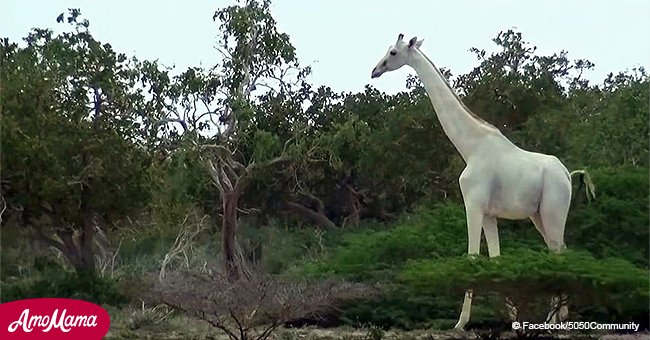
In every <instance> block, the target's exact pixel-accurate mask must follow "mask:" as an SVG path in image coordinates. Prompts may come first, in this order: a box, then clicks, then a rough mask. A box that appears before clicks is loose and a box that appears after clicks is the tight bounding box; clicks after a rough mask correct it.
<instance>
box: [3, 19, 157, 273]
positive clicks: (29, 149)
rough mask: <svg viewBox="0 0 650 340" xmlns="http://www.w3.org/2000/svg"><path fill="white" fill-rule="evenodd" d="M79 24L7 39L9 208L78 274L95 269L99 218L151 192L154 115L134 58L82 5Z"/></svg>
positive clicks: (125, 210)
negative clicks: (108, 38) (95, 33)
mask: <svg viewBox="0 0 650 340" xmlns="http://www.w3.org/2000/svg"><path fill="white" fill-rule="evenodd" d="M57 21H59V22H63V21H67V23H68V24H70V25H71V26H72V28H73V30H72V31H69V32H64V33H62V34H60V35H56V36H55V35H54V34H53V33H52V31H50V30H44V29H34V30H33V31H32V32H31V33H30V34H29V35H28V36H27V37H26V38H25V42H26V46H24V47H20V46H19V45H18V44H16V43H9V41H8V39H5V40H4V44H3V46H2V54H1V55H2V65H1V67H2V70H1V72H0V76H1V77H2V78H1V82H0V89H1V93H2V112H3V124H2V137H3V138H2V149H3V152H2V170H3V171H2V174H3V182H2V190H3V195H4V197H5V198H6V200H7V202H8V204H9V206H10V207H11V208H12V209H13V210H14V211H18V212H22V217H23V219H24V221H25V223H26V224H28V225H30V226H32V227H33V228H34V230H35V232H36V235H37V236H38V237H39V238H40V239H41V240H42V241H44V242H45V243H46V244H47V245H49V246H52V247H54V248H56V249H58V250H59V251H61V253H62V254H63V255H64V256H65V258H66V259H67V260H68V261H69V262H70V264H71V265H72V266H73V267H74V268H75V269H76V271H77V272H78V273H80V274H81V273H88V274H94V270H95V255H96V251H95V249H94V245H95V243H96V242H95V241H96V239H97V235H98V234H100V235H101V234H102V233H103V231H102V229H101V228H100V227H99V225H98V222H99V220H104V221H108V222H116V221H118V220H120V219H122V218H124V217H125V216H128V215H130V214H134V213H138V212H140V209H142V208H143V207H144V205H145V204H146V203H147V201H148V199H149V187H150V183H149V178H148V171H147V169H148V167H149V165H150V164H151V161H152V159H151V157H150V153H149V152H148V148H149V147H150V146H152V145H153V143H155V142H154V141H153V140H152V139H151V136H152V134H153V129H152V128H151V122H152V120H155V119H156V118H155V117H154V113H152V111H150V110H149V109H150V107H148V106H147V105H148V101H147V100H146V99H145V97H144V95H143V93H142V90H143V88H146V83H144V84H143V86H142V87H140V88H138V86H137V83H138V81H139V80H140V79H139V77H140V72H139V71H138V62H137V60H127V58H126V56H125V55H124V54H119V53H116V52H115V51H114V50H113V49H112V47H111V45H110V44H102V43H101V42H99V41H97V40H95V39H94V38H93V37H92V35H91V33H90V31H89V23H88V21H87V20H80V11H79V10H70V12H69V13H68V15H64V14H61V15H60V16H59V17H58V19H57Z"/></svg>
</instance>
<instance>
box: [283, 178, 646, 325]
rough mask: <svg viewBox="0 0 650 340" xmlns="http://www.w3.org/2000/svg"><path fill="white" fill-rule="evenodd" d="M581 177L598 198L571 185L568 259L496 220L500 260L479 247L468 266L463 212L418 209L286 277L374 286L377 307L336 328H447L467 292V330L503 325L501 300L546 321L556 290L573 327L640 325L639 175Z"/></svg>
mask: <svg viewBox="0 0 650 340" xmlns="http://www.w3.org/2000/svg"><path fill="white" fill-rule="evenodd" d="M590 173H591V174H592V177H593V180H594V182H595V183H596V190H597V198H596V200H594V201H591V202H587V201H586V199H585V198H584V191H582V190H583V189H584V188H579V186H578V185H577V184H575V183H574V200H573V203H572V207H571V210H570V211H569V218H568V221H567V227H566V243H567V247H568V251H567V252H566V253H565V254H562V255H561V256H555V255H554V254H552V253H550V252H549V251H548V249H547V247H546V245H545V244H544V241H543V240H542V237H541V236H540V235H539V233H538V232H537V230H536V229H535V227H534V226H533V224H532V222H530V221H527V220H522V221H506V220H499V236H500V241H501V252H502V256H501V257H500V258H497V259H493V260H489V259H488V258H487V256H485V255H486V254H487V251H486V247H485V242H482V250H481V253H482V254H484V255H483V256H482V257H480V258H479V259H477V260H475V261H469V260H468V259H467V257H466V255H465V254H466V251H467V227H466V222H465V221H466V220H465V211H464V209H463V207H462V206H461V205H459V204H454V203H446V204H440V205H437V206H434V207H433V208H427V207H421V208H419V209H417V210H416V211H415V212H414V213H411V214H408V215H405V216H403V217H402V218H400V219H399V220H398V221H396V222H395V223H394V224H393V225H392V227H388V228H383V229H380V230H373V229H365V230H360V231H357V232H354V233H348V234H346V235H344V236H343V238H342V241H341V242H340V243H339V244H338V245H336V246H335V247H333V248H331V249H330V250H329V252H328V255H327V256H325V257H324V258H322V259H319V260H318V261H314V260H312V261H308V262H306V263H303V264H302V265H301V266H299V267H295V268H293V269H292V273H293V274H294V275H309V276H316V277H331V276H338V277H344V278H346V279H352V280H363V281H374V282H380V283H382V284H383V286H384V287H385V289H384V294H383V296H382V297H380V298H379V299H375V300H372V301H362V302H355V303H354V304H349V305H347V306H345V307H344V308H343V313H342V317H341V320H342V321H344V322H346V323H350V324H357V323H358V322H366V323H367V322H370V323H373V324H377V325H382V326H386V327H390V326H393V327H400V328H407V329H410V328H419V327H426V326H427V325H429V326H434V325H438V326H437V327H440V325H449V327H451V326H453V323H454V322H455V319H456V318H457V317H458V313H459V312H460V305H461V302H462V299H463V292H464V290H465V289H466V288H468V287H470V286H472V285H474V286H475V287H476V288H477V289H478V291H479V292H481V291H482V293H479V294H477V296H476V297H475V302H474V307H473V311H472V321H471V322H472V324H473V325H477V324H489V323H495V322H502V319H503V318H505V312H506V311H505V305H504V300H503V299H504V296H505V295H506V294H508V295H510V296H511V298H514V299H518V300H519V302H520V303H522V304H526V305H527V306H528V308H527V310H528V312H530V313H537V314H536V315H545V313H546V312H547V310H546V309H547V308H548V303H549V300H550V298H551V296H552V295H554V294H555V293H556V292H558V291H564V292H566V293H569V294H570V296H569V298H570V304H571V309H570V312H571V313H572V319H574V320H575V319H581V318H582V319H583V320H590V321H594V320H601V321H610V322H614V321H630V319H633V320H645V321H644V324H647V316H648V315H649V311H648V306H647V301H648V299H649V296H648V291H649V289H650V287H649V283H648V256H649V254H648V243H649V241H650V236H649V235H648V187H649V185H648V176H647V170H645V169H641V168H629V167H628V168H608V169H595V170H590ZM579 189H580V191H578V190H579ZM526 297H528V298H529V299H528V300H529V301H525V300H526ZM542 311H543V312H542ZM500 318H501V319H500ZM500 320H501V321H500Z"/></svg>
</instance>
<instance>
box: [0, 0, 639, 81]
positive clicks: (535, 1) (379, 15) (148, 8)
mask: <svg viewBox="0 0 650 340" xmlns="http://www.w3.org/2000/svg"><path fill="white" fill-rule="evenodd" d="M233 3H234V1H232V0H230V1H225V0H222V1H203V0H186V1H173V2H172V1H155V0H130V1H125V0H111V1H73V0H56V1H54V0H51V1H48V0H40V1H37V0H2V3H1V4H0V37H9V38H10V40H12V41H18V40H20V39H21V38H22V37H24V36H25V35H26V34H27V33H28V31H29V30H30V29H31V28H33V27H40V28H56V27H57V26H59V27H62V25H60V24H56V17H57V16H58V14H59V13H61V12H64V11H66V9H67V8H80V9H81V12H82V16H83V17H84V18H86V19H88V20H90V24H91V26H90V28H91V32H92V33H93V35H94V36H95V37H96V38H97V39H98V40H100V41H102V42H104V43H110V44H111V45H113V48H114V49H115V50H116V51H118V52H124V53H126V54H127V55H129V56H132V55H135V56H137V57H138V58H139V59H141V60H142V59H150V60H151V59H159V61H160V62H161V63H163V64H165V65H168V66H173V65H175V66H176V71H178V72H180V71H182V70H184V69H186V68H187V67H188V66H199V65H201V64H202V65H203V66H212V65H214V63H215V62H216V61H217V60H218V53H217V52H216V51H215V50H214V48H213V47H214V43H215V37H216V35H217V33H218V31H217V24H216V23H215V22H213V21H212V15H213V14H214V11H215V10H216V9H217V8H219V7H224V6H228V5H230V4H233ZM272 14H273V16H274V17H275V19H276V20H277V22H278V26H279V30H280V31H282V32H285V33H287V34H289V36H290V38H291V42H292V43H293V45H294V46H295V47H296V49H297V53H298V57H299V60H300V61H301V64H303V65H312V68H313V75H312V76H311V79H310V80H311V83H312V84H314V85H317V86H318V85H328V86H331V87H332V88H333V89H334V90H335V91H355V92H356V91H361V90H362V89H363V87H364V86H365V85H366V84H372V85H373V86H375V87H377V88H378V89H379V90H381V91H385V92H389V93H394V92H396V91H401V90H404V89H405V79H406V75H407V74H409V73H413V72H412V70H410V69H407V68H403V69H400V70H398V71H396V72H393V73H390V74H386V75H384V76H382V77H381V78H379V79H374V80H372V79H370V72H371V70H372V68H373V67H374V66H375V64H376V63H377V62H378V61H379V59H380V58H381V57H382V56H383V55H384V53H385V52H386V49H387V48H388V46H389V45H390V44H392V43H393V42H394V41H395V39H396V37H397V34H399V33H404V34H405V36H406V38H411V37H412V36H414V35H415V36H417V37H418V38H419V39H424V44H423V46H422V47H421V50H422V51H423V52H424V53H425V54H427V55H428V56H429V58H430V59H431V60H432V61H433V62H434V63H436V64H437V66H439V67H445V68H449V69H451V71H452V72H453V74H455V75H458V74H461V73H465V72H467V71H469V70H471V69H472V68H473V67H475V66H477V65H478V61H477V60H476V59H475V57H474V55H473V54H472V53H471V52H469V51H468V49H469V48H471V47H478V48H485V49H487V50H488V51H489V50H490V49H492V48H493V46H494V44H493V43H492V41H491V39H492V38H494V37H496V35H497V33H498V32H499V31H501V30H507V29H509V28H513V27H514V28H516V29H517V30H518V31H520V32H522V34H523V37H524V40H526V41H528V42H530V43H531V44H533V45H536V46H537V47H538V51H539V52H540V53H553V52H559V51H560V50H563V49H564V50H567V51H568V52H569V58H571V59H577V58H585V59H589V60H590V61H591V62H593V63H595V64H596V67H595V69H594V70H593V71H592V72H590V73H589V74H588V75H587V77H588V78H589V79H590V80H592V81H595V82H597V83H600V82H601V81H602V80H603V79H604V77H605V76H606V74H607V73H609V72H614V73H617V72H619V71H623V70H625V69H631V68H633V67H637V66H644V67H646V68H649V67H648V66H649V64H650V1H649V0H616V1H613V0H608V1H605V0H570V1H566V0H565V1H559V0H526V1H524V0H519V1H515V0H490V1H487V0H484V1H478V0H474V1H470V0H454V1H430V0H429V1H426V0H420V1H416V0H401V1H397V0H393V1H383V0H373V1H370V0H327V1H325V0H321V1H315V0H312V1H304V0H303V1H299V0H275V1H273V5H272Z"/></svg>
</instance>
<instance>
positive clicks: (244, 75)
mask: <svg viewBox="0 0 650 340" xmlns="http://www.w3.org/2000/svg"><path fill="white" fill-rule="evenodd" d="M214 20H215V21H218V22H219V29H220V31H221V35H220V38H219V40H218V42H217V45H218V49H219V51H220V52H221V54H222V56H223V58H222V62H221V63H220V65H217V66H215V67H214V68H212V69H211V70H209V71H205V70H201V69H197V68H191V69H188V70H187V71H186V72H184V73H183V74H181V75H180V76H178V77H176V79H175V82H173V83H172V84H170V85H169V88H170V102H169V105H168V109H169V111H168V112H169V116H168V117H167V118H166V119H165V120H163V122H165V123H177V124H176V125H180V126H181V131H179V132H178V133H175V134H174V135H173V136H172V137H177V138H174V140H176V141H177V142H173V143H178V141H181V144H182V141H185V143H186V145H190V146H192V148H193V150H194V152H195V154H196V155H197V157H198V159H199V160H200V161H201V162H202V163H203V164H204V165H205V166H206V168H207V170H208V171H209V173H210V176H211V179H212V183H213V184H214V185H215V187H216V188H217V190H218V192H219V199H220V203H221V209H220V210H221V214H222V229H221V230H222V250H223V256H224V266H225V272H226V273H227V276H228V278H229V279H230V280H231V281H236V280H238V279H240V278H242V276H243V275H245V274H246V273H245V271H244V270H243V267H242V263H241V261H242V259H241V254H240V250H239V249H238V245H237V241H236V235H237V228H238V222H237V220H238V210H239V206H240V199H241V197H242V195H243V193H244V192H245V191H246V190H247V189H248V188H249V186H250V183H251V181H252V180H253V179H254V178H255V176H256V174H259V173H262V172H263V171H264V170H265V169H269V167H271V166H273V165H275V164H277V163H282V162H286V161H288V157H287V156H286V153H285V151H286V146H287V142H288V141H285V143H284V144H283V143H281V142H280V140H279V138H278V136H277V134H276V133H275V132H274V131H272V130H264V129H260V128H259V126H258V125H257V124H256V119H257V118H258V117H259V115H258V113H261V112H263V111H260V110H259V106H258V105H259V101H263V100H269V98H274V97H277V96H280V97H281V96H287V95H290V94H291V93H292V92H293V91H294V88H295V87H296V86H305V84H304V81H302V80H303V79H304V77H305V75H306V74H308V72H309V69H308V68H304V69H303V68H301V67H300V65H299V64H298V61H297V58H296V55H295V49H294V47H293V46H292V45H291V43H290V42H289V37H288V35H286V34H284V33H280V32H278V31H277V28H276V23H275V20H274V19H273V17H272V16H271V14H270V1H268V0H266V1H262V2H259V1H256V0H246V1H241V2H239V3H238V4H236V5H233V6H228V7H225V8H221V9H219V10H217V11H216V12H215V14H214ZM292 79H293V80H292ZM197 107H202V108H205V111H204V112H203V113H197ZM210 123H212V124H210ZM180 135H182V136H180Z"/></svg>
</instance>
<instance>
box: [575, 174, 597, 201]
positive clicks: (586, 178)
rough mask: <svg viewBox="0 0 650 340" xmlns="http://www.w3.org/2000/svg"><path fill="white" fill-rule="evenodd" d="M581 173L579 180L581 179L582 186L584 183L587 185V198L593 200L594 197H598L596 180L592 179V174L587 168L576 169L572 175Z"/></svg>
mask: <svg viewBox="0 0 650 340" xmlns="http://www.w3.org/2000/svg"><path fill="white" fill-rule="evenodd" d="M576 174H577V175H579V177H578V178H579V180H580V187H579V188H578V190H580V188H581V187H582V186H583V185H584V187H585V195H586V196H587V200H588V201H591V200H592V199H594V198H596V186H595V185H594V182H593V181H592V180H591V175H589V173H588V172H587V170H574V171H572V172H571V174H570V176H571V177H573V175H576Z"/></svg>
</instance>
